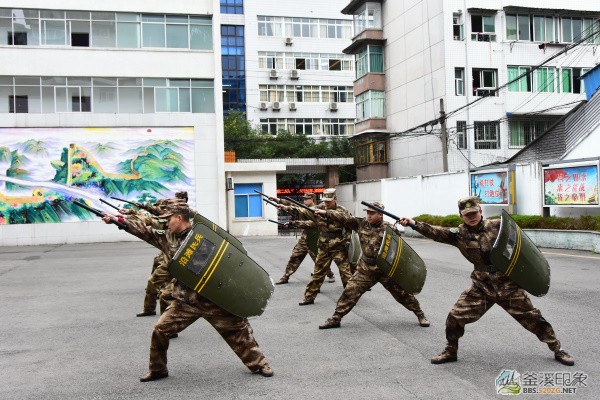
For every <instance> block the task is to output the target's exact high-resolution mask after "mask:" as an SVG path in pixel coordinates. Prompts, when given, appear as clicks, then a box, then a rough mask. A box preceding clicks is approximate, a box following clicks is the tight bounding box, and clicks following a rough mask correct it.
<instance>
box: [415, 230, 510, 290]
mask: <svg viewBox="0 0 600 400" xmlns="http://www.w3.org/2000/svg"><path fill="white" fill-rule="evenodd" d="M414 229H415V230H416V231H417V232H419V233H421V234H422V235H424V236H427V237H428V238H430V239H433V240H435V241H436V242H440V243H446V244H450V245H452V246H455V247H457V248H458V250H459V251H460V252H461V253H462V255H463V256H465V258H466V259H467V260H469V262H471V263H473V266H474V271H473V273H472V274H471V279H472V280H473V282H474V284H475V285H476V286H477V287H479V288H480V289H481V290H483V291H484V292H485V293H486V294H487V295H488V296H496V295H506V294H509V293H511V292H513V291H514V290H516V289H518V286H517V285H516V284H515V283H514V282H513V281H511V280H510V278H508V277H507V276H506V275H504V274H503V273H502V272H495V273H490V272H492V271H495V269H494V268H493V267H492V262H491V260H490V253H491V251H492V246H493V245H494V241H495V240H496V238H497V237H498V231H499V229H500V220H499V219H498V220H489V219H483V220H482V221H481V222H480V223H479V225H477V226H476V227H473V228H471V227H469V226H467V225H465V224H461V225H459V226H458V228H443V227H440V226H432V225H429V224H426V223H424V222H416V223H415V228H414Z"/></svg>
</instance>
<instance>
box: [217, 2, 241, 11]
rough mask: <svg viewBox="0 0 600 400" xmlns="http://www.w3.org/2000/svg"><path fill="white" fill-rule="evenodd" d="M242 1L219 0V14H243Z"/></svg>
mask: <svg viewBox="0 0 600 400" xmlns="http://www.w3.org/2000/svg"><path fill="white" fill-rule="evenodd" d="M243 13H244V0H221V14H243Z"/></svg>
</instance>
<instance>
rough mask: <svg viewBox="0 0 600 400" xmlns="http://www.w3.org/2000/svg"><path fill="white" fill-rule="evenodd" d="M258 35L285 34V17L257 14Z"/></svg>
mask: <svg viewBox="0 0 600 400" xmlns="http://www.w3.org/2000/svg"><path fill="white" fill-rule="evenodd" d="M257 19H258V36H280V37H282V36H283V18H281V17H268V16H264V15H259V16H257Z"/></svg>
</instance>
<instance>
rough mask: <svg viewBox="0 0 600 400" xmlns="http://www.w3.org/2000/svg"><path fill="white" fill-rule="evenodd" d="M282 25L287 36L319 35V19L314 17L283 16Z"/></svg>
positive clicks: (313, 36) (312, 36)
mask: <svg viewBox="0 0 600 400" xmlns="http://www.w3.org/2000/svg"><path fill="white" fill-rule="evenodd" d="M284 25H285V35H286V36H288V37H311V38H316V37H319V20H318V19H316V18H285V19H284Z"/></svg>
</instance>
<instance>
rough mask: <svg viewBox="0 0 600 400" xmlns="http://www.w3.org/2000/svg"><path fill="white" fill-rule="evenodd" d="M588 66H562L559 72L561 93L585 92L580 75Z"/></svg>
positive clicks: (587, 69)
mask: <svg viewBox="0 0 600 400" xmlns="http://www.w3.org/2000/svg"><path fill="white" fill-rule="evenodd" d="M589 70H590V69H589V68H563V69H562V73H561V78H562V92H563V93H585V87H584V86H583V82H582V81H581V79H580V77H581V76H582V75H583V74H585V73H586V72H587V71H589Z"/></svg>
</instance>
